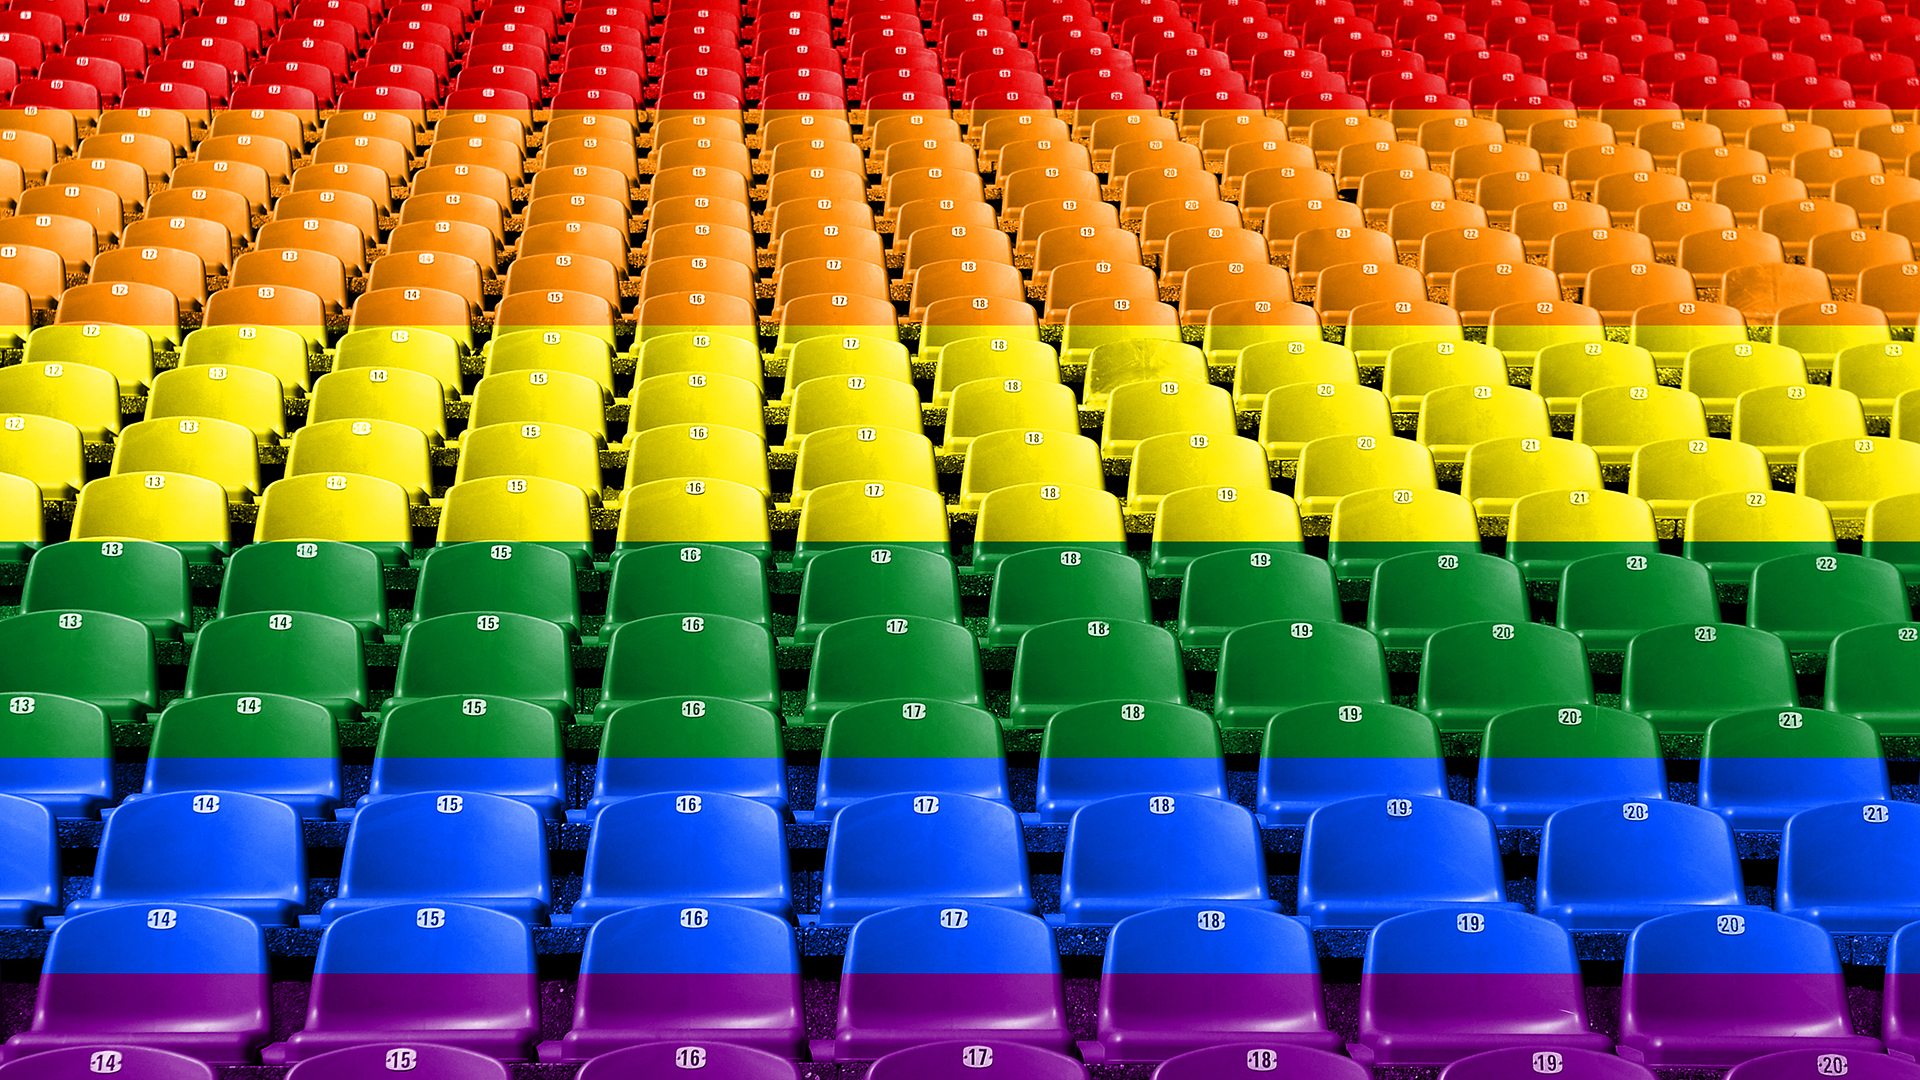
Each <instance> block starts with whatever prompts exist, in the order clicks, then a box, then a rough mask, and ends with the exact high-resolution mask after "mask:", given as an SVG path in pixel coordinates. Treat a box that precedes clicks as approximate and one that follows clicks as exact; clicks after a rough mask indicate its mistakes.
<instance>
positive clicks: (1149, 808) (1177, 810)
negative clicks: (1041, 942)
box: [1060, 793, 1279, 925]
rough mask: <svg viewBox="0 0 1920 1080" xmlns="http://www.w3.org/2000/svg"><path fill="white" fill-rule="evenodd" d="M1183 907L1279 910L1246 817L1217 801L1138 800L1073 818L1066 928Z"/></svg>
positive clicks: (1126, 798)
mask: <svg viewBox="0 0 1920 1080" xmlns="http://www.w3.org/2000/svg"><path fill="white" fill-rule="evenodd" d="M1187 903H1202V904H1209V905H1212V904H1220V905H1224V906H1230V907H1233V908H1253V909H1255V910H1259V911H1276V910H1278V907H1279V905H1278V904H1276V903H1275V902H1274V901H1273V900H1271V899H1269V898H1268V897H1267V883H1266V875H1265V870H1264V860H1263V857H1262V855H1261V851H1260V841H1259V828H1258V826H1257V824H1256V823H1255V821H1254V817H1253V815H1252V814H1251V813H1249V812H1248V811H1246V810H1245V809H1242V808H1240V807H1238V806H1235V805H1234V804H1232V803H1229V802H1226V801H1224V800H1220V799H1211V798H1203V797H1200V796H1195V795H1156V794H1146V793H1138V794H1128V795H1121V796H1117V797H1115V798H1110V799H1103V800H1101V801H1100V802H1095V803H1089V804H1087V805H1085V806H1083V807H1081V808H1080V810H1079V811H1078V812H1076V813H1075V814H1074V816H1073V822H1072V824H1071V825H1070V826H1069V827H1068V830H1067V848H1066V860H1065V862H1064V864H1063V870H1062V873H1061V879H1060V910H1061V914H1062V916H1063V918H1064V920H1065V922H1066V923H1067V924H1069V925H1073V924H1083V923H1112V922H1118V921H1119V920H1120V919H1123V918H1125V917H1127V916H1128V915H1132V914H1135V913H1136V912H1140V911H1145V910H1148V909H1150V908H1157V907H1165V906H1167V905H1169V904H1187Z"/></svg>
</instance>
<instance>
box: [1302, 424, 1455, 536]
mask: <svg viewBox="0 0 1920 1080" xmlns="http://www.w3.org/2000/svg"><path fill="white" fill-rule="evenodd" d="M1435 486H1437V485H1436V484H1435V482H1434V471H1433V454H1432V453H1431V452H1430V451H1429V450H1428V449H1427V448H1426V447H1424V446H1421V445H1420V444H1419V443H1417V442H1414V441H1413V440H1412V439H1399V438H1395V437H1394V436H1393V435H1392V434H1391V433H1389V434H1386V435H1373V434H1344V433H1343V434H1333V435H1326V436H1322V437H1321V438H1317V439H1314V440H1313V441H1312V442H1309V443H1307V444H1306V445H1305V446H1303V447H1301V449H1300V463H1299V468H1298V471H1297V472H1296V473H1295V474H1294V481H1293V497H1294V501H1295V502H1297V503H1299V506H1300V512H1301V513H1302V514H1308V515H1314V516H1324V515H1328V514H1331V513H1333V509H1334V506H1335V505H1336V504H1337V503H1339V501H1340V500H1341V498H1343V497H1344V496H1347V495H1351V494H1353V493H1354V492H1356V491H1367V490H1370V489H1373V488H1408V489H1427V488H1432V487H1435Z"/></svg>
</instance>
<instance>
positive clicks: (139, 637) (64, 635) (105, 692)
mask: <svg viewBox="0 0 1920 1080" xmlns="http://www.w3.org/2000/svg"><path fill="white" fill-rule="evenodd" d="M94 483H99V481H97V480H96V481H94ZM0 682H3V683H4V684H5V685H7V686H10V687H13V688H14V691H15V693H20V692H23V691H24V692H29V693H31V692H35V691H44V692H46V693H52V694H61V695H65V696H67V697H75V698H79V699H81V700H82V701H89V702H92V703H93V704H95V705H97V706H99V707H100V708H101V709H102V710H104V711H105V712H106V714H107V717H108V718H109V719H122V720H124V719H133V718H134V717H135V716H136V715H139V714H143V713H145V712H146V711H147V710H149V709H152V708H154V707H155V706H156V705H157V704H158V699H159V691H158V690H157V688H156V686H155V682H154V663H153V633H152V632H151V631H149V630H148V629H147V628H146V627H145V626H143V625H141V624H140V623H139V622H136V621H135V620H133V619H129V618H127V617H125V616H123V615H112V614H108V613H107V612H104V611H64V612H63V611H41V612H34V613H31V614H26V615H16V616H14V617H13V618H11V619H0Z"/></svg>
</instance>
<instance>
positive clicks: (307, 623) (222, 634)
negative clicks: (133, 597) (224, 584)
mask: <svg viewBox="0 0 1920 1080" xmlns="http://www.w3.org/2000/svg"><path fill="white" fill-rule="evenodd" d="M225 693H274V694H286V695H288V696H289V697H297V698H304V699H306V700H308V701H312V702H314V703H315V704H318V705H320V706H322V707H324V708H325V709H326V710H327V711H328V712H329V713H331V714H333V715H334V716H335V717H338V718H341V719H349V718H351V717H353V716H355V715H357V714H358V713H359V712H360V711H361V710H362V709H364V708H366V704H367V676H366V669H365V667H364V660H363V658H362V650H361V639H360V632H359V631H358V630H356V629H355V628H354V627H353V626H352V624H350V623H347V622H343V621H341V620H339V619H336V618H333V617H332V616H328V615H313V614H309V613H307V612H298V613H294V614H288V613H286V612H249V613H247V614H245V615H229V616H226V617H225V618H221V619H215V620H213V621H212V622H210V623H207V624H206V625H205V626H203V627H201V628H200V633H199V635H198V637H197V638H196V639H195V642H194V649H193V659H192V660H191V661H190V662H189V664H188V666H187V696H188V697H199V696H202V695H205V694H225Z"/></svg>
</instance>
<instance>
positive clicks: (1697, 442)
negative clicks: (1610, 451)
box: [1627, 439, 1773, 521]
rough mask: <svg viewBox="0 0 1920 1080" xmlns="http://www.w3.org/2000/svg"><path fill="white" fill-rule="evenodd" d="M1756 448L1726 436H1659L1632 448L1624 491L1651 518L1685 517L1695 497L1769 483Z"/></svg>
mask: <svg viewBox="0 0 1920 1080" xmlns="http://www.w3.org/2000/svg"><path fill="white" fill-rule="evenodd" d="M1772 483H1773V477H1772V475H1771V474H1769V473H1768V472H1767V459H1766V457H1765V455H1763V454H1761V453H1760V449H1759V448H1758V447H1755V446H1749V445H1747V444H1746V443H1737V442H1733V441H1732V440H1730V439H1662V440H1661V441H1659V442H1652V443H1647V444H1646V445H1644V446H1642V447H1640V448H1639V449H1638V450H1635V451H1634V453H1633V465H1632V472H1631V474H1630V475H1629V476H1628V478H1627V494H1629V495H1633V496H1636V497H1638V498H1641V499H1645V500H1646V501H1647V504H1648V505H1649V506H1652V507H1653V516H1654V520H1656V521H1668V520H1675V519H1679V520H1685V518H1686V516H1687V510H1688V508H1689V507H1691V506H1692V505H1693V504H1694V502H1695V501H1696V500H1698V499H1701V498H1703V497H1705V496H1708V495H1716V494H1719V493H1721V492H1729V491H1764V490H1766V489H1767V488H1768V487H1770V486H1772Z"/></svg>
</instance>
